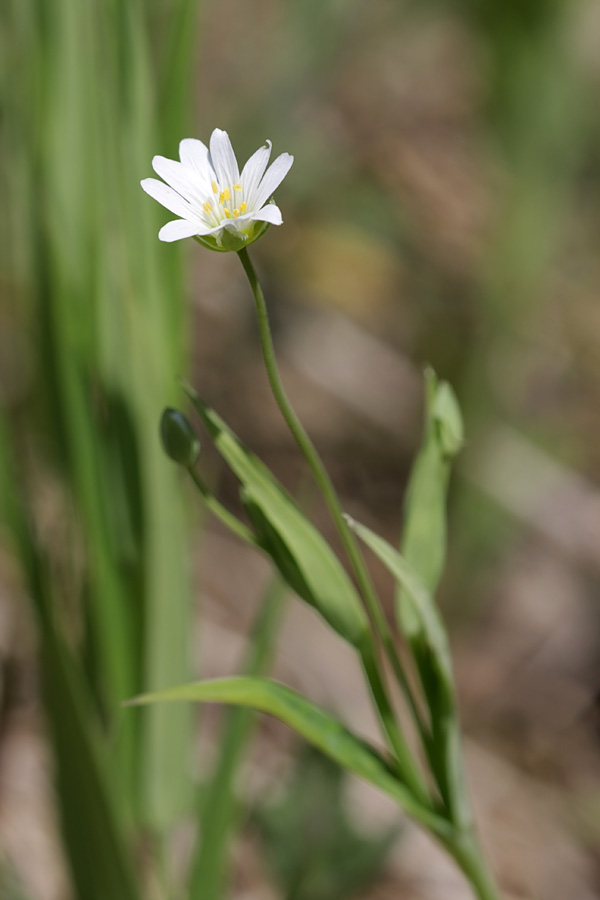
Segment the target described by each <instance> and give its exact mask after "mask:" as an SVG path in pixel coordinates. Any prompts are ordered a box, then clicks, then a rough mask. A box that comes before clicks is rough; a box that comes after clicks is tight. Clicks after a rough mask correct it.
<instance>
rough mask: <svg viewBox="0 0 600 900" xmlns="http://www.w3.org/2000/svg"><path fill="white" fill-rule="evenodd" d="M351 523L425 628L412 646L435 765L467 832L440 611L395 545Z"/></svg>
mask: <svg viewBox="0 0 600 900" xmlns="http://www.w3.org/2000/svg"><path fill="white" fill-rule="evenodd" d="M348 521H349V523H350V526H351V527H352V528H353V530H354V531H355V532H356V533H357V534H358V536H359V537H360V538H361V539H362V540H363V541H364V542H365V544H366V545H367V546H368V547H370V549H371V550H372V551H373V553H375V555H376V556H377V557H378V558H379V559H380V560H381V562H382V563H383V564H384V565H385V566H386V568H387V569H388V570H389V571H390V572H391V573H392V575H393V576H394V578H395V579H396V581H397V583H398V584H399V585H401V586H402V588H403V589H404V591H405V596H406V598H407V599H406V602H407V603H410V604H411V617H412V618H413V619H414V621H416V622H417V623H418V626H419V630H418V636H417V637H416V638H413V644H412V646H413V651H414V654H415V660H416V662H417V665H418V667H419V674H420V676H421V681H422V684H423V688H424V691H425V695H426V699H427V705H428V707H429V710H430V718H431V729H432V740H431V742H430V745H429V759H430V763H431V765H432V769H433V772H434V775H435V776H436V779H437V782H438V786H439V788H440V791H441V794H442V797H443V799H444V801H445V802H446V804H447V808H448V811H449V814H450V815H451V817H452V820H453V821H455V822H456V823H458V824H460V825H461V826H463V827H467V826H468V825H469V824H470V821H471V813H470V810H469V807H468V802H467V794H466V787H465V783H464V773H463V767H462V756H461V751H460V732H459V722H458V712H457V709H456V701H455V697H454V679H453V675H452V660H451V656H450V649H449V647H448V640H447V637H446V630H445V628H444V624H443V622H442V619H441V617H440V614H439V610H438V608H437V606H436V604H435V601H434V599H433V597H432V596H431V594H430V593H429V591H428V590H427V588H426V587H425V586H424V584H423V582H422V581H421V579H420V578H419V576H418V575H417V573H416V572H415V571H414V570H413V569H412V568H411V566H410V565H409V564H408V563H407V561H406V560H405V559H404V558H403V557H402V556H401V554H400V553H399V552H398V551H397V550H396V549H395V548H394V547H392V546H391V544H389V543H388V542H387V541H386V540H384V539H383V538H382V537H379V536H378V535H376V534H374V533H373V532H372V531H370V530H369V529H368V528H366V527H365V526H364V525H360V524H359V523H358V522H354V521H352V520H351V519H348Z"/></svg>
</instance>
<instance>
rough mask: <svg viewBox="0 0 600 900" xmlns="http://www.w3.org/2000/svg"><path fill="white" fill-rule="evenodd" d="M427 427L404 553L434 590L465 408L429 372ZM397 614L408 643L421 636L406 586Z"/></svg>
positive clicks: (412, 484) (411, 491) (410, 497)
mask: <svg viewBox="0 0 600 900" xmlns="http://www.w3.org/2000/svg"><path fill="white" fill-rule="evenodd" d="M425 380H426V381H425V392H426V407H427V409H426V417H427V418H426V425H425V439H424V441H423V446H422V448H421V450H420V452H419V454H418V456H417V459H416V461H415V464H414V466H413V470H412V473H411V477H410V481H409V485H408V491H407V497H406V507H405V525H404V534H403V541H402V553H403V555H404V557H405V559H406V561H407V562H408V564H409V565H410V566H411V567H412V568H413V569H414V570H415V571H416V572H417V573H418V574H419V576H420V578H421V581H422V582H423V584H424V585H425V587H426V588H428V590H429V591H430V592H431V593H432V594H433V593H435V590H436V588H437V586H438V583H439V580H440V578H441V575H442V572H443V569H444V564H445V560H446V495H447V492H448V481H449V476H450V464H451V461H452V457H453V456H454V454H456V453H457V452H458V450H459V449H460V447H461V446H462V440H463V430H462V419H461V415H460V409H459V407H458V403H457V401H456V398H455V396H454V393H453V391H452V389H451V387H450V386H449V385H448V384H446V383H445V382H442V383H441V384H439V383H438V380H437V378H436V375H435V373H434V372H433V371H432V370H431V369H429V370H428V371H427V372H426V373H425ZM396 615H397V617H398V622H399V623H400V626H401V629H402V632H403V633H404V634H405V635H406V637H407V638H408V640H409V641H411V642H414V641H415V640H416V639H417V638H418V637H419V631H420V627H419V622H418V620H417V619H415V617H414V615H413V612H412V604H411V602H410V600H409V599H408V598H407V596H406V591H405V590H403V589H402V588H401V587H399V588H398V591H397V592H396Z"/></svg>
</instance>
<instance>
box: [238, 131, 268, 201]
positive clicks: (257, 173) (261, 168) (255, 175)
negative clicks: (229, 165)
mask: <svg viewBox="0 0 600 900" xmlns="http://www.w3.org/2000/svg"><path fill="white" fill-rule="evenodd" d="M271 146H272V144H271V141H267V142H266V144H265V145H264V146H262V147H259V148H258V150H257V151H256V153H253V154H252V156H251V157H250V158H249V159H248V161H247V163H246V165H245V166H244V168H243V169H242V174H241V176H240V181H241V183H242V184H243V186H244V191H245V196H246V198H247V201H248V202H249V203H252V201H253V198H254V192H255V191H256V188H257V187H258V184H259V182H260V179H261V178H262V177H263V175H264V174H265V169H266V168H267V163H268V162H269V157H270V156H271Z"/></svg>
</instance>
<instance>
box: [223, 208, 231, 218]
mask: <svg viewBox="0 0 600 900" xmlns="http://www.w3.org/2000/svg"><path fill="white" fill-rule="evenodd" d="M223 211H224V213H225V218H226V219H230V218H231V213H230V212H229V210H228V209H225V210H223Z"/></svg>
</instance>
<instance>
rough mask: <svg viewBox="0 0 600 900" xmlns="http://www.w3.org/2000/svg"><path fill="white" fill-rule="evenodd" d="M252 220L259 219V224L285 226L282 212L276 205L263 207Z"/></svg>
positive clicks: (271, 204) (268, 204)
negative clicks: (266, 223) (267, 223)
mask: <svg viewBox="0 0 600 900" xmlns="http://www.w3.org/2000/svg"><path fill="white" fill-rule="evenodd" d="M252 218H253V219H257V220H258V221H259V222H270V223H271V225H282V224H283V216H282V215H281V210H280V209H279V207H278V206H275V204H274V203H267V205H266V206H263V208H262V209H259V211H258V212H256V213H254V215H253V216H252Z"/></svg>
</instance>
